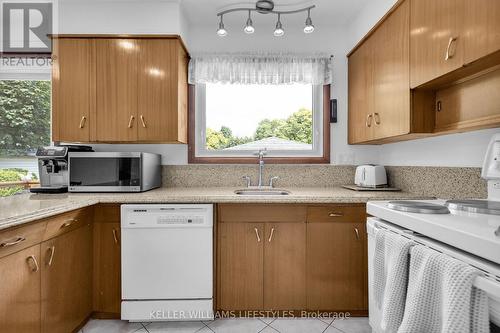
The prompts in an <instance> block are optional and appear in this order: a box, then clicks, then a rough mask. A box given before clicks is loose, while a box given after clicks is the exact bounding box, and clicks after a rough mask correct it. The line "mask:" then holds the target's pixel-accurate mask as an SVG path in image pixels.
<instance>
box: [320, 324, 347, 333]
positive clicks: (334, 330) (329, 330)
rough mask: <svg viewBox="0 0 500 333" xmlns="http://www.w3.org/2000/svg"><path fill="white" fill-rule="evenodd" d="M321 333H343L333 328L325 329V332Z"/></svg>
mask: <svg viewBox="0 0 500 333" xmlns="http://www.w3.org/2000/svg"><path fill="white" fill-rule="evenodd" d="M323 333H344V332H342V331H341V330H339V329H336V328H335V327H333V326H330V327H328V328H327V329H326V331H324V332H323Z"/></svg>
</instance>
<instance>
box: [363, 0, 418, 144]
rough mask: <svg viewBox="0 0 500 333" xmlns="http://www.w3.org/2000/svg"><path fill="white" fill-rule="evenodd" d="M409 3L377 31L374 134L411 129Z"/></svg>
mask: <svg viewBox="0 0 500 333" xmlns="http://www.w3.org/2000/svg"><path fill="white" fill-rule="evenodd" d="M409 20H410V4H409V2H408V1H406V2H403V3H402V4H401V5H400V6H399V7H398V8H397V9H396V10H395V11H394V12H393V13H392V14H391V15H390V16H389V17H388V18H387V19H386V20H385V21H384V23H383V24H382V25H381V26H380V27H379V28H378V29H377V30H376V31H375V32H374V34H373V35H372V36H371V37H370V38H371V39H373V41H372V43H373V54H374V66H373V68H374V69H373V89H374V105H375V108H374V110H373V111H374V113H373V132H374V134H373V138H374V139H381V138H389V137H393V136H398V135H404V134H408V133H409V132H410V111H411V110H410V86H409V85H410V73H409V68H410V54H409V52H410V40H409V39H410V37H409V36H410V32H409V28H410V21H409Z"/></svg>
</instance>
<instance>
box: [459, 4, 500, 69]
mask: <svg viewBox="0 0 500 333" xmlns="http://www.w3.org/2000/svg"><path fill="white" fill-rule="evenodd" d="M465 13H466V14H465V15H464V22H463V24H464V25H463V29H464V33H463V34H464V38H465V41H464V44H465V55H464V60H465V63H471V62H473V61H475V60H477V59H479V58H482V57H484V56H486V55H489V54H491V53H494V52H497V51H499V50H500V1H498V0H474V1H465Z"/></svg>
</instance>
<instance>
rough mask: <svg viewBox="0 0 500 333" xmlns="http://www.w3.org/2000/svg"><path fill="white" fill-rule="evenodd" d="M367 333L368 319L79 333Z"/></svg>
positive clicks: (127, 326) (250, 321)
mask: <svg viewBox="0 0 500 333" xmlns="http://www.w3.org/2000/svg"><path fill="white" fill-rule="evenodd" d="M170 332H172V333H195V332H197V333H214V332H215V333H371V328H370V326H369V325H368V318H348V319H344V320H332V319H327V318H321V319H303V318H296V319H294V318H238V319H217V320H215V321H207V322H201V321H195V322H162V323H158V322H157V323H128V322H125V321H120V320H91V321H89V322H88V323H87V325H85V327H84V328H83V329H82V330H81V331H80V333H170Z"/></svg>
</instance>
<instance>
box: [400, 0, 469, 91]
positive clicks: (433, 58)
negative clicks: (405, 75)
mask: <svg viewBox="0 0 500 333" xmlns="http://www.w3.org/2000/svg"><path fill="white" fill-rule="evenodd" d="M471 2H474V4H475V3H476V1H471ZM462 13H463V0H411V19H410V21H411V29H410V31H411V36H410V50H411V55H410V64H411V67H410V77H411V87H412V88H414V87H417V86H419V85H421V84H423V83H426V82H428V81H431V80H433V79H435V78H438V77H440V76H442V75H444V74H446V73H448V72H451V71H453V70H455V69H457V68H460V67H461V66H462V65H463V51H464V36H463V34H462V32H461V26H462V25H463V18H462V16H463V15H462Z"/></svg>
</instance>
